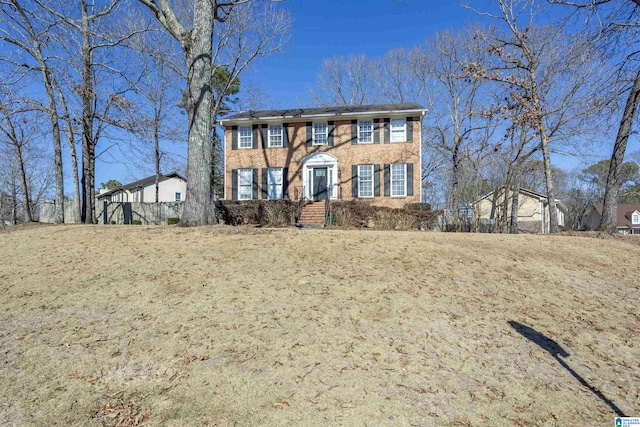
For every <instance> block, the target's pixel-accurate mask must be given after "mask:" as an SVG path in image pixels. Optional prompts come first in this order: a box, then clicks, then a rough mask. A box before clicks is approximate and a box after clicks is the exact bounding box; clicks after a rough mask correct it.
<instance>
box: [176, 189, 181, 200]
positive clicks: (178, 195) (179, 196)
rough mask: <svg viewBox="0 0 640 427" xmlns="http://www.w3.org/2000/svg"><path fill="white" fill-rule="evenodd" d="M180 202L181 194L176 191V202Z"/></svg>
mask: <svg viewBox="0 0 640 427" xmlns="http://www.w3.org/2000/svg"><path fill="white" fill-rule="evenodd" d="M180 200H182V194H180V193H179V192H177V191H176V202H179V201H180Z"/></svg>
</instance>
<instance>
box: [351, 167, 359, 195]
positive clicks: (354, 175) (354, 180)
mask: <svg viewBox="0 0 640 427" xmlns="http://www.w3.org/2000/svg"><path fill="white" fill-rule="evenodd" d="M351 197H358V165H352V166H351Z"/></svg>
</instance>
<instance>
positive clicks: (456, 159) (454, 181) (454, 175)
mask: <svg viewBox="0 0 640 427" xmlns="http://www.w3.org/2000/svg"><path fill="white" fill-rule="evenodd" d="M454 138H455V142H454V147H453V151H452V154H451V161H452V162H453V168H452V169H451V214H452V217H453V225H454V227H455V229H456V231H459V230H458V228H459V227H460V215H459V211H458V187H459V184H460V177H459V175H460V156H459V152H458V149H459V146H460V139H459V137H457V136H456V137H454Z"/></svg>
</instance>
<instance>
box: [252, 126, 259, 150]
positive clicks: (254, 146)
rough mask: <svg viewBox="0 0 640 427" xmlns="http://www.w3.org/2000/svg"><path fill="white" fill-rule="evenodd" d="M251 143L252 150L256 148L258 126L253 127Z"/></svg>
mask: <svg viewBox="0 0 640 427" xmlns="http://www.w3.org/2000/svg"><path fill="white" fill-rule="evenodd" d="M251 142H252V143H253V147H252V148H253V149H254V150H255V149H256V148H258V125H253V130H252V131H251Z"/></svg>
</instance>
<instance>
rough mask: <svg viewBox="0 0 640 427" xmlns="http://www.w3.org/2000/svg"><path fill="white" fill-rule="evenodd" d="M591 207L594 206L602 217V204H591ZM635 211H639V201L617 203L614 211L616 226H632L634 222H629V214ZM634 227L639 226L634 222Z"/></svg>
mask: <svg viewBox="0 0 640 427" xmlns="http://www.w3.org/2000/svg"><path fill="white" fill-rule="evenodd" d="M593 207H594V208H596V211H598V213H599V214H600V217H602V204H601V203H598V204H595V203H594V204H593ZM635 211H638V212H640V203H619V204H618V206H617V212H616V225H617V226H618V227H634V224H632V223H631V215H633V213H634V212H635ZM635 227H639V225H638V224H635Z"/></svg>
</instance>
